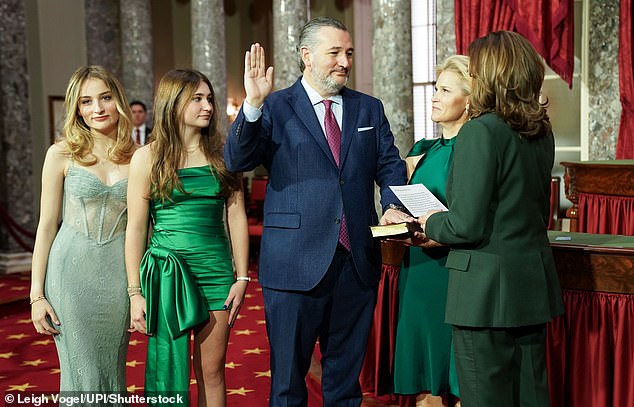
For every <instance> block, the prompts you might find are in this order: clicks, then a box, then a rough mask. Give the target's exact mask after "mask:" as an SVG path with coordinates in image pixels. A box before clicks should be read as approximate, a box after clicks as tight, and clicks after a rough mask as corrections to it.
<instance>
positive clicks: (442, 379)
mask: <svg viewBox="0 0 634 407" xmlns="http://www.w3.org/2000/svg"><path fill="white" fill-rule="evenodd" d="M454 141H455V138H452V139H448V140H445V139H443V138H440V139H435V140H420V141H418V142H417V143H416V144H415V145H414V146H413V147H412V150H411V151H410V153H409V154H408V156H419V155H423V157H422V158H421V159H420V161H419V162H418V164H417V167H416V169H415V170H414V173H413V174H412V176H411V178H410V184H414V183H422V184H424V185H425V186H426V187H427V188H428V189H429V190H430V191H431V192H432V193H433V194H434V195H435V196H436V197H437V198H438V199H439V200H440V201H441V202H443V204H445V205H446V203H447V198H446V196H445V185H446V183H447V175H448V174H449V169H450V167H451V163H452V159H453V145H454ZM448 253H449V248H448V247H439V248H434V249H422V248H420V247H409V248H408V249H407V251H406V252H405V256H404V258H403V263H402V264H401V270H400V274H399V280H398V317H397V320H398V322H397V328H396V347H395V355H394V392H395V393H397V394H418V393H421V392H430V393H431V394H433V395H443V394H453V395H454V396H456V397H458V396H459V392H458V378H457V376H456V370H455V366H454V362H453V352H452V340H451V326H450V325H447V324H445V322H444V320H445V302H446V300H447V280H448V271H447V269H446V268H445V260H446V259H447V254H448Z"/></svg>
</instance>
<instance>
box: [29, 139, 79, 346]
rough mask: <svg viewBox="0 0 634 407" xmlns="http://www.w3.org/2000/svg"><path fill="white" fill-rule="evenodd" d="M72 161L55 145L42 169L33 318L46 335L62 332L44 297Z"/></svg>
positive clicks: (36, 238)
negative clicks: (66, 177) (66, 179)
mask: <svg viewBox="0 0 634 407" xmlns="http://www.w3.org/2000/svg"><path fill="white" fill-rule="evenodd" d="M68 164H69V160H68V157H67V156H66V154H65V153H64V150H63V147H62V146H61V145H59V144H54V145H52V146H51V147H49V149H48V152H47V153H46V158H45V159H44V166H43V168H42V195H41V199H40V220H39V223H38V225H37V233H36V237H35V247H34V248H33V264H32V272H31V293H30V297H31V303H32V305H31V320H32V321H33V325H34V326H35V330H36V331H37V332H39V333H42V334H45V335H53V334H58V333H59V331H58V330H56V329H55V328H54V327H52V326H51V325H50V324H49V322H48V320H47V316H50V318H51V320H52V321H53V322H54V323H55V324H57V325H59V324H60V321H59V319H58V318H57V315H56V314H55V311H54V310H53V307H51V305H50V304H49V302H48V300H47V299H46V298H45V297H44V295H45V293H44V281H45V279H46V266H47V263H48V255H49V252H50V250H51V246H52V244H53V240H54V239H55V236H56V235H57V229H58V223H59V218H60V214H61V211H62V200H63V196H64V177H65V174H66V171H67V169H68Z"/></svg>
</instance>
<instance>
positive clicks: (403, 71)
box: [372, 0, 414, 156]
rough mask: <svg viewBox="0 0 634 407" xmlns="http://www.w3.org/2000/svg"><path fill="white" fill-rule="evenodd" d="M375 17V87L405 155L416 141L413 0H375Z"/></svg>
mask: <svg viewBox="0 0 634 407" xmlns="http://www.w3.org/2000/svg"><path fill="white" fill-rule="evenodd" d="M372 19H373V21H374V38H373V40H372V88H373V90H374V96H376V97H377V98H379V99H381V100H382V101H383V104H384V106H385V114H386V116H387V118H388V120H389V121H390V127H391V129H392V133H393V134H394V138H395V142H396V146H397V147H398V149H399V151H400V153H401V156H405V155H406V154H407V153H408V152H409V150H410V148H411V147H412V145H413V144H414V108H413V103H414V96H413V92H412V17H411V3H410V0H373V1H372Z"/></svg>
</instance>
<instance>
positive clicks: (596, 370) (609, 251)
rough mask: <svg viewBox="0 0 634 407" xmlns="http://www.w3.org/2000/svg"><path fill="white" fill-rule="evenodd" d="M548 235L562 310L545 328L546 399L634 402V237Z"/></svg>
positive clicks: (563, 406) (632, 405)
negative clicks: (558, 280) (633, 395)
mask: <svg viewBox="0 0 634 407" xmlns="http://www.w3.org/2000/svg"><path fill="white" fill-rule="evenodd" d="M548 235H549V238H550V242H551V247H552V249H553V255H554V258H555V263H556V265H557V272H558V274H559V279H560V283H561V288H562V294H563V301H564V308H565V314H564V315H563V316H561V317H558V318H555V319H554V320H553V321H551V322H550V323H549V324H548V325H547V332H548V341H547V344H546V348H547V352H546V354H547V366H548V382H549V387H550V393H551V404H552V406H553V407H568V406H593V407H611V406H628V407H634V398H632V394H634V374H633V373H634V237H631V236H617V235H596V234H586V233H565V232H554V231H551V232H549V233H548ZM562 238H563V239H569V240H562Z"/></svg>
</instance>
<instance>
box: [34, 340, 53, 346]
mask: <svg viewBox="0 0 634 407" xmlns="http://www.w3.org/2000/svg"><path fill="white" fill-rule="evenodd" d="M51 343H53V341H52V340H51V339H42V340H39V341H33V343H32V344H31V345H48V344H51Z"/></svg>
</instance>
